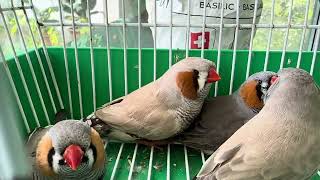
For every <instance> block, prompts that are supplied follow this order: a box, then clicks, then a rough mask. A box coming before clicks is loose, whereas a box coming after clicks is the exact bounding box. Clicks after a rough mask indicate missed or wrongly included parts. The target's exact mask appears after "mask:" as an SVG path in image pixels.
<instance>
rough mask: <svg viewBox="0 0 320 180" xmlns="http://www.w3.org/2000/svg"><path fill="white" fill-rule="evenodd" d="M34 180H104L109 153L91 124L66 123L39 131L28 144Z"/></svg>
mask: <svg viewBox="0 0 320 180" xmlns="http://www.w3.org/2000/svg"><path fill="white" fill-rule="evenodd" d="M27 148H28V152H29V158H30V161H31V162H32V164H33V174H32V176H33V179H59V180H63V179H68V180H70V179H74V180H76V179H77V180H84V179H101V180H102V179H103V176H104V169H105V159H106V157H105V151H104V147H103V142H102V139H101V138H100V136H99V134H98V133H97V131H95V130H94V129H93V128H91V127H90V126H89V125H88V124H87V123H84V122H82V121H75V120H63V121H60V122H58V123H56V124H55V125H53V126H48V127H45V128H38V129H36V130H35V131H34V132H33V133H32V134H31V135H30V137H29V140H28V142H27Z"/></svg>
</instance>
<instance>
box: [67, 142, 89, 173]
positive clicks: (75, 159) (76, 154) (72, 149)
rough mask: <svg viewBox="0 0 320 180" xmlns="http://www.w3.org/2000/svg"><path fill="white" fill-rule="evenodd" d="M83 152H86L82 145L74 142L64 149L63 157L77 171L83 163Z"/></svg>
mask: <svg viewBox="0 0 320 180" xmlns="http://www.w3.org/2000/svg"><path fill="white" fill-rule="evenodd" d="M83 154H84V153H83V151H82V149H81V147H80V146H78V145H74V144H72V145H70V146H68V147H67V148H66V150H65V151H64V154H63V158H64V159H65V161H66V163H67V164H68V166H69V167H70V168H71V169H72V170H74V171H75V170H77V168H78V166H79V165H80V164H81V161H82V157H83Z"/></svg>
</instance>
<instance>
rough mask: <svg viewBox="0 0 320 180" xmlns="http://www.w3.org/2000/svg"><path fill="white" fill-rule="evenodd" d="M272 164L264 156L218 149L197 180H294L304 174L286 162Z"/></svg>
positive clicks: (235, 148)
mask: <svg viewBox="0 0 320 180" xmlns="http://www.w3.org/2000/svg"><path fill="white" fill-rule="evenodd" d="M276 163H280V164H281V165H279V164H277V165H276V164H270V162H266V160H265V158H264V157H263V156H259V155H257V154H256V153H252V152H249V151H245V150H242V149H241V145H237V146H235V147H233V148H231V149H223V150H221V149H218V150H217V151H216V152H215V153H214V154H213V155H211V156H210V158H209V159H208V160H207V161H206V162H205V164H204V165H203V167H202V168H201V170H200V172H199V174H198V175H197V179H199V180H209V179H210V180H251V179H252V180H264V179H265V180H267V179H277V180H286V179H290V180H294V179H299V178H300V179H301V177H303V174H300V173H299V172H295V171H294V170H293V169H292V168H291V167H290V165H289V164H287V163H286V162H280V161H279V162H276Z"/></svg>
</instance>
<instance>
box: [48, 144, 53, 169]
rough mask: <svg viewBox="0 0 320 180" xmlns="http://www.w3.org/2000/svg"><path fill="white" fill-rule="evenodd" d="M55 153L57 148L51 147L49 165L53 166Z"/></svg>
mask: <svg viewBox="0 0 320 180" xmlns="http://www.w3.org/2000/svg"><path fill="white" fill-rule="evenodd" d="M54 153H55V150H54V148H51V149H50V151H49V153H48V163H49V166H50V167H52V162H53V155H54Z"/></svg>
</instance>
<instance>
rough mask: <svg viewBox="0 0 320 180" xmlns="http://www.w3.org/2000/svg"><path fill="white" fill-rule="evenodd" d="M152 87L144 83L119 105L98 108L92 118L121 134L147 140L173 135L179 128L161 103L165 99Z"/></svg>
mask: <svg viewBox="0 0 320 180" xmlns="http://www.w3.org/2000/svg"><path fill="white" fill-rule="evenodd" d="M154 86H155V84H148V85H146V86H144V87H143V88H141V89H139V91H135V92H133V93H131V94H129V95H127V96H125V97H123V98H122V99H123V100H122V101H121V102H119V103H112V105H109V106H105V107H104V108H102V109H99V110H98V111H97V112H96V116H97V117H98V118H99V119H101V120H102V121H104V123H106V124H108V125H110V126H111V127H112V128H113V129H116V130H118V131H121V132H125V133H128V134H134V135H136V136H137V137H141V138H146V139H151V140H156V139H164V138H166V134H173V133H174V132H177V129H178V128H179V125H177V124H176V122H175V121H172V119H173V118H174V116H175V114H174V113H173V112H174V111H172V110H170V107H167V106H166V104H165V103H163V101H165V99H161V98H160V97H159V96H158V93H159V92H158V90H157V88H155V87H154ZM170 120H171V121H170ZM153 134H157V137H156V136H153Z"/></svg>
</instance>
